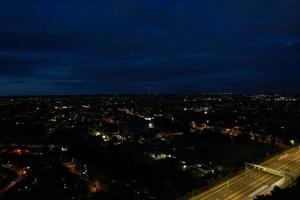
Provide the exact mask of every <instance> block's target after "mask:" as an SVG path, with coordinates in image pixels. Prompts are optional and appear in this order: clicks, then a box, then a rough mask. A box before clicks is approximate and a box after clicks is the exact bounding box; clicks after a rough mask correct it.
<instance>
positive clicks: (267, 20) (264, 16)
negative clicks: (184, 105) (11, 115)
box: [0, 0, 300, 95]
mask: <svg viewBox="0 0 300 200" xmlns="http://www.w3.org/2000/svg"><path fill="white" fill-rule="evenodd" d="M148 90H150V91H151V92H153V93H194V92H197V93H199V92H236V93H244V92H299V91H300V1H299V0H108V1H103V0H26V1H24V0H1V1H0V95H45V94H115V93H146V92H147V91H148Z"/></svg>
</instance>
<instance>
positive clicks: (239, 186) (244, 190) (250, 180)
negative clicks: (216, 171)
mask: <svg viewBox="0 0 300 200" xmlns="http://www.w3.org/2000/svg"><path fill="white" fill-rule="evenodd" d="M299 158H300V148H299V147H295V148H292V149H290V150H287V151H286V152H284V153H283V154H281V155H278V156H274V157H272V158H270V159H269V160H267V161H265V162H263V163H261V164H260V165H261V166H264V167H268V168H271V169H274V170H277V171H283V170H285V171H286V172H288V173H289V174H290V175H292V176H293V177H294V178H296V177H298V176H300V159H299ZM278 182H283V184H282V187H284V186H287V185H288V184H289V183H290V182H291V180H290V179H284V178H283V177H280V176H276V175H273V174H269V173H267V172H262V171H259V170H257V169H247V170H245V171H244V172H242V173H241V174H239V175H237V176H235V177H233V178H231V179H229V180H228V181H225V182H222V183H220V184H219V185H217V186H215V187H213V188H211V189H209V190H207V191H205V192H203V193H200V194H199V195H196V196H194V197H192V198H191V200H250V199H253V198H254V197H255V196H257V195H260V194H266V193H269V192H270V191H271V190H272V189H273V187H274V185H275V183H278Z"/></svg>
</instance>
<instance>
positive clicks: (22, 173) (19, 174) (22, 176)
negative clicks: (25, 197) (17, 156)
mask: <svg viewBox="0 0 300 200" xmlns="http://www.w3.org/2000/svg"><path fill="white" fill-rule="evenodd" d="M2 167H4V166H2ZM8 169H9V170H13V171H14V172H15V173H16V175H17V177H16V179H15V180H13V181H12V182H10V183H9V184H8V185H7V186H6V187H5V188H3V189H1V190H0V194H2V193H4V192H6V191H8V190H10V189H11V188H13V187H14V186H16V185H17V184H18V183H20V182H21V181H23V180H24V179H25V178H26V176H27V172H26V170H24V169H17V168H14V167H10V168H8Z"/></svg>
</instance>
